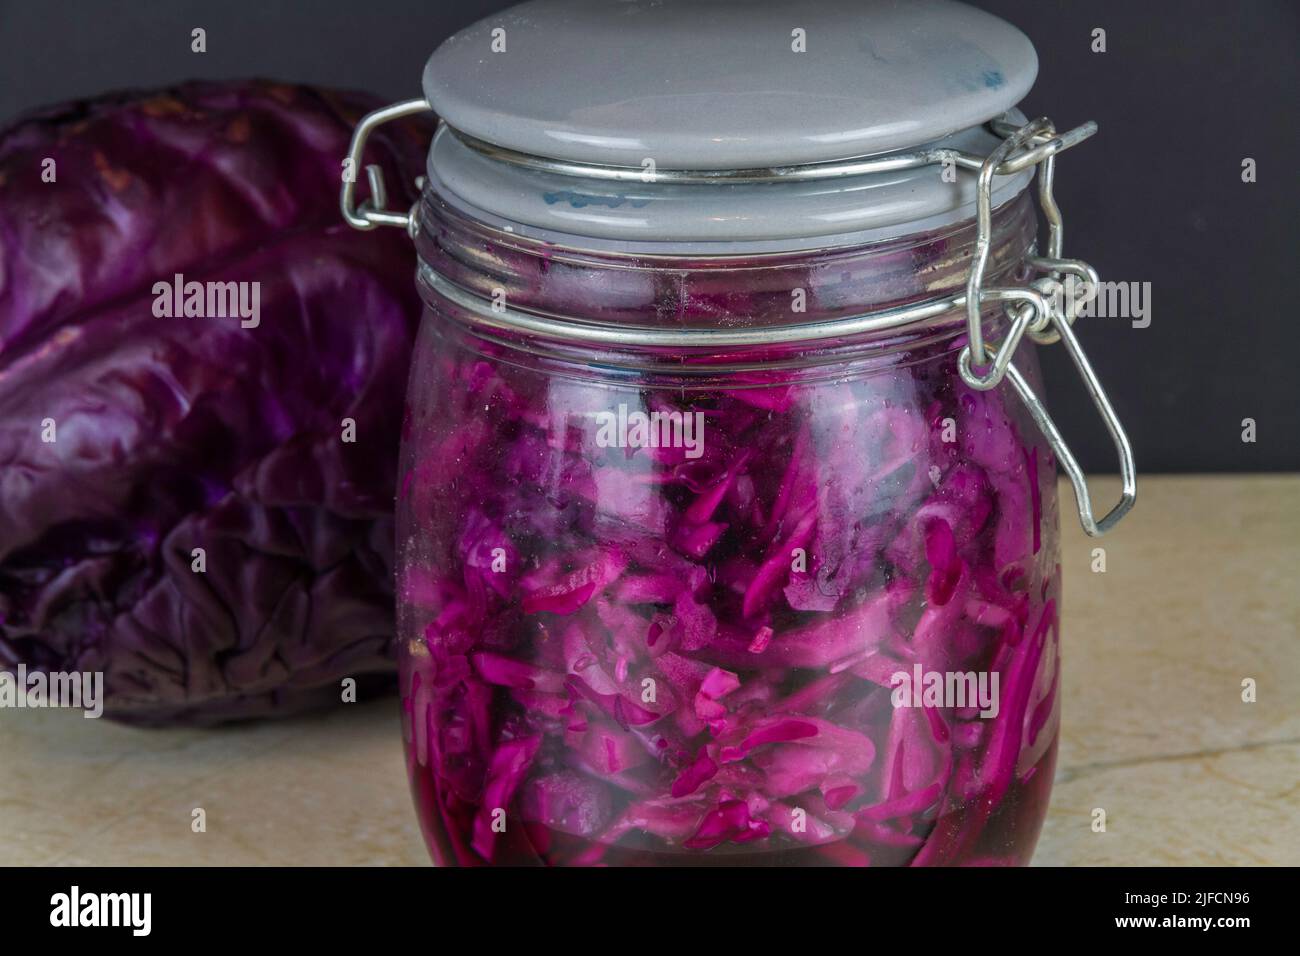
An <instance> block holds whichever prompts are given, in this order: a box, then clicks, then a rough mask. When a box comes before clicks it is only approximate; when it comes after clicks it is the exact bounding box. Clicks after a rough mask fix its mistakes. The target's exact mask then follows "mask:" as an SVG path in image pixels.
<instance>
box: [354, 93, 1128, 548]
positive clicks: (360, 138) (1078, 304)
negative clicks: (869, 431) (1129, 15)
mask: <svg viewBox="0 0 1300 956" xmlns="http://www.w3.org/2000/svg"><path fill="white" fill-rule="evenodd" d="M430 109H431V107H430V106H429V103H428V102H427V101H426V100H424V99H417V100H406V101H404V102H401V103H395V104H394V105H392V106H386V107H384V108H383V109H379V110H376V111H375V112H373V113H369V114H367V115H366V116H365V117H364V118H363V119H362V120H361V122H360V123H359V124H358V125H357V129H356V132H355V133H353V135H352V144H351V147H350V148H349V150H348V160H349V165H348V176H345V177H344V181H343V188H342V191H341V193H340V195H339V207H340V209H341V210H342V212H343V218H344V219H346V220H347V222H348V223H349V224H350V225H352V226H354V227H355V228H357V229H373V228H375V227H376V226H397V227H400V228H404V229H406V231H407V233H408V234H409V235H411V236H412V237H413V238H414V236H415V235H416V232H417V231H418V228H419V226H418V218H417V216H416V215H415V209H414V208H413V209H412V210H411V211H410V212H406V213H398V212H393V211H391V210H389V209H388V208H387V190H386V188H385V185H384V179H383V175H382V173H381V172H380V169H379V167H378V166H367V167H366V175H367V178H368V179H369V182H370V198H369V199H367V200H365V201H364V202H362V203H361V204H360V205H359V206H358V205H357V204H356V199H355V180H356V170H357V167H358V166H359V165H360V164H361V160H362V154H363V153H364V152H365V147H366V140H367V139H368V138H369V137H370V134H371V133H372V132H373V131H374V130H375V128H376V127H378V126H380V125H382V124H383V123H387V122H389V121H390V120H395V119H400V118H402V117H404V116H411V115H413V114H416V113H423V112H425V111H428V110H430ZM989 128H990V129H991V130H992V131H993V132H994V133H996V134H997V135H998V136H1001V137H1004V139H1003V141H1002V142H1001V143H1000V144H998V146H997V148H995V149H994V150H993V151H992V152H991V153H990V154H989V155H988V156H983V157H981V156H976V155H973V154H970V153H966V152H962V151H960V150H955V149H947V148H937V147H932V148H923V149H920V150H916V151H912V152H898V153H888V154H884V155H880V156H868V157H858V158H856V159H848V160H843V161H834V162H820V163H810V164H806V165H798V166H783V167H769V168H753V169H734V170H690V169H675V170H663V169H660V170H658V171H657V172H656V173H655V175H654V181H655V182H666V183H676V184H698V185H726V184H734V183H772V182H781V181H791V180H799V181H802V180H824V181H832V180H834V179H836V178H839V177H842V176H860V175H865V174H867V173H879V172H892V171H896V170H900V169H915V168H918V167H923V166H934V165H939V164H947V163H953V164H955V165H956V166H957V167H958V168H961V169H964V170H970V171H976V170H977V171H978V173H979V179H978V183H977V186H976V193H975V196H976V240H975V252H974V256H973V259H972V262H971V271H970V276H969V278H968V280H967V283H966V293H965V295H952V296H947V297H945V298H940V299H933V300H927V301H925V302H920V303H915V304H913V305H910V306H903V307H899V308H895V309H889V310H885V311H882V312H876V313H868V314H865V315H857V316H847V317H844V318H839V319H834V320H821V321H817V322H810V323H795V324H791V325H784V326H779V327H773V328H768V327H763V328H756V329H755V328H745V327H733V328H704V329H697V328H691V329H665V328H655V327H643V326H635V325H630V324H624V323H619V324H617V325H609V324H602V323H592V322H587V321H583V320H580V319H574V318H563V317H555V316H547V315H541V314H536V313H531V312H528V311H527V310H521V309H513V308H507V309H504V310H501V309H498V308H497V307H496V306H495V305H491V306H489V305H488V304H487V303H485V302H483V301H480V300H479V298H478V296H477V295H476V294H475V293H472V292H470V291H469V290H466V289H461V288H459V287H458V286H456V285H455V284H454V283H452V282H450V281H449V280H447V279H445V278H443V277H442V276H439V275H437V274H436V273H434V272H433V271H432V270H430V269H429V268H428V267H427V266H425V265H423V264H422V265H421V267H420V274H421V276H422V277H424V279H425V281H427V282H428V283H429V284H430V285H431V286H432V287H433V288H434V289H435V290H436V291H437V292H438V293H439V294H440V295H442V296H444V297H445V298H448V299H450V300H452V301H454V302H455V303H456V304H457V305H459V306H460V307H461V308H462V309H463V310H464V311H465V313H466V314H467V315H468V316H471V317H473V319H474V321H477V322H479V323H481V324H483V325H485V326H487V327H489V328H494V329H511V330H515V331H525V332H530V333H536V334H542V335H547V336H553V337H555V338H557V339H560V340H563V341H580V342H604V343H609V344H615V343H623V344H634V345H676V346H687V347H705V348H708V347H714V348H732V347H736V346H743V345H753V344H763V345H772V344H776V343H782V342H805V341H820V340H825V339H830V338H840V337H843V336H852V335H856V334H859V333H867V332H875V331H881V330H884V329H892V328H900V327H902V326H905V325H908V324H911V323H915V322H922V321H927V320H930V319H935V318H937V317H940V316H943V315H945V314H948V313H950V312H951V311H952V310H954V309H960V308H963V307H964V308H965V309H966V326H967V335H968V337H969V340H970V341H969V344H968V345H967V346H966V347H965V348H963V349H962V351H961V354H960V356H959V358H958V362H957V365H958V369H959V371H960V373H961V377H962V380H963V381H965V382H966V384H967V385H969V386H970V387H971V388H974V389H979V390H981V391H986V390H988V389H992V388H996V387H997V386H998V385H999V384H1001V382H1002V380H1003V379H1004V378H1010V380H1011V384H1012V386H1013V387H1014V388H1015V390H1016V392H1017V393H1018V394H1019V395H1020V398H1021V399H1022V400H1023V401H1024V403H1025V405H1026V406H1027V407H1028V409H1029V412H1030V414H1031V415H1032V416H1033V419H1034V421H1035V422H1036V423H1037V424H1038V427H1039V428H1040V429H1041V430H1042V432H1043V435H1044V436H1046V438H1047V441H1048V444H1049V445H1050V446H1051V448H1052V451H1053V452H1054V453H1055V454H1056V459H1057V461H1059V462H1060V463H1061V467H1062V468H1064V469H1065V472H1066V474H1067V475H1069V477H1070V482H1071V484H1072V485H1073V486H1074V495H1075V500H1076V502H1077V504H1078V507H1079V520H1080V522H1081V523H1082V525H1083V530H1084V531H1086V532H1087V533H1088V534H1089V535H1092V536H1094V537H1096V536H1098V535H1102V534H1105V533H1106V532H1107V531H1109V530H1110V529H1111V528H1113V527H1114V526H1115V525H1116V524H1117V523H1118V522H1119V520H1120V519H1121V518H1122V517H1124V515H1125V514H1127V513H1128V511H1129V509H1130V508H1132V507H1133V503H1134V501H1135V500H1136V484H1137V482H1136V478H1135V476H1134V467H1133V450H1132V448H1131V447H1130V446H1129V442H1128V437H1127V436H1126V435H1125V434H1124V428H1123V426H1122V425H1120V423H1119V419H1118V418H1116V416H1115V410H1114V408H1112V407H1111V404H1110V401H1109V399H1107V397H1106V393H1105V392H1104V391H1103V390H1102V387H1101V383H1100V382H1098V381H1097V376H1096V374H1095V373H1094V372H1093V370H1092V366H1091V365H1090V364H1089V363H1088V359H1087V357H1086V356H1085V355H1084V354H1083V348H1082V347H1081V346H1080V345H1079V341H1078V339H1076V338H1075V336H1074V332H1073V330H1072V329H1071V323H1073V322H1074V319H1075V317H1076V316H1077V315H1078V312H1079V309H1080V308H1082V306H1083V305H1084V304H1085V303H1087V302H1088V300H1089V299H1091V298H1092V297H1093V296H1094V295H1096V293H1097V288H1098V281H1099V280H1098V278H1097V273H1096V270H1094V269H1093V268H1092V266H1090V265H1088V264H1087V263H1086V262H1083V261H1081V260H1079V259H1065V258H1063V257H1062V254H1061V247H1062V242H1063V227H1062V222H1061V211H1060V209H1059V208H1058V207H1057V205H1056V200H1055V198H1054V197H1053V195H1052V184H1053V178H1054V176H1055V172H1056V154H1057V153H1060V152H1063V151H1064V150H1067V149H1069V148H1070V147H1071V146H1074V145H1076V144H1078V143H1081V142H1083V141H1084V140H1085V139H1087V138H1088V137H1089V136H1091V135H1092V134H1093V133H1095V132H1097V124H1096V123H1091V122H1089V123H1084V124H1083V125H1082V126H1077V127H1075V128H1074V129H1072V130H1070V131H1068V132H1065V133H1057V132H1056V128H1055V126H1053V124H1052V121H1051V120H1049V119H1047V118H1045V117H1044V118H1039V119H1036V120H1034V121H1033V122H1031V123H1026V124H1025V125H1024V126H1017V125H1016V124H1015V123H1013V122H1010V121H1009V120H1007V119H1006V118H1005V117H1002V118H999V119H995V120H992V121H991V122H990V123H989ZM452 132H453V133H455V134H456V135H457V136H458V137H459V138H461V140H462V142H464V144H465V145H466V146H468V147H470V148H471V149H475V150H477V151H479V152H481V153H483V154H484V155H487V156H489V157H490V158H492V159H494V160H498V161H500V162H506V163H513V164H515V165H518V166H522V167H525V168H528V169H533V170H540V171H544V172H548V173H554V174H559V175H568V176H576V177H583V178H596V179H610V180H620V181H621V180H631V179H633V178H637V179H640V177H641V176H642V175H643V171H642V170H641V169H640V168H634V167H622V166H607V165H601V164H588V163H576V162H572V161H561V160H554V159H549V158H546V157H541V156H530V155H525V154H521V153H518V152H516V151H512V150H508V149H504V148H502V147H497V146H493V145H491V144H488V143H483V142H480V141H478V140H476V139H474V138H473V137H470V136H466V135H465V134H463V133H460V132H458V131H456V130H452ZM1040 164H1041V166H1042V168H1041V169H1038V170H1037V173H1038V198H1039V205H1040V206H1041V207H1042V209H1043V214H1044V216H1045V217H1046V218H1047V223H1048V243H1047V251H1048V255H1046V256H1037V255H1032V256H1030V257H1029V263H1030V265H1032V266H1033V267H1034V268H1036V269H1038V270H1040V271H1041V272H1042V273H1043V275H1042V276H1040V277H1039V278H1038V279H1035V280H1034V281H1033V282H1031V283H1030V284H1029V287H1028V288H1015V287H1013V288H987V289H986V288H984V285H983V282H984V271H985V268H986V267H987V265H988V258H989V250H990V247H991V246H992V241H993V209H992V207H993V198H992V197H993V177H994V176H995V175H997V176H1010V175H1014V174H1015V173H1018V172H1020V171H1022V170H1024V169H1028V168H1029V167H1031V166H1039V165H1040ZM1067 274H1068V275H1073V276H1075V277H1077V278H1079V279H1081V280H1082V282H1081V283H1077V284H1076V283H1062V281H1061V276H1062V275H1067ZM1080 285H1081V286H1082V288H1081V289H1080V288H1079V286H1080ZM985 302H1001V303H1003V311H1004V312H1005V313H1006V315H1007V317H1008V318H1009V320H1010V326H1009V327H1008V330H1007V334H1006V337H1005V338H1004V339H1003V340H1002V342H1001V343H999V344H998V345H997V346H996V347H995V346H994V345H993V344H992V343H986V342H985V341H984V330H983V327H982V325H981V321H980V308H981V305H982V304H983V303H985ZM1026 335H1028V336H1029V338H1030V339H1031V340H1032V341H1034V342H1036V343H1038V344H1040V345H1050V344H1052V343H1054V342H1056V341H1058V340H1059V341H1062V342H1064V343H1065V348H1066V351H1068V352H1069V354H1070V358H1071V360H1072V361H1073V362H1074V366H1075V368H1076V369H1078V371H1079V376H1080V378H1082V379H1083V383H1084V385H1085V387H1086V388H1087V390H1088V394H1089V395H1090V396H1091V398H1092V401H1093V404H1094V405H1095V406H1096V407H1097V411H1098V413H1099V414H1100V415H1101V417H1102V421H1104V422H1105V424H1106V428H1107V430H1108V431H1109V432H1110V435H1111V439H1112V440H1113V441H1114V443H1115V449H1116V451H1117V452H1118V454H1119V468H1120V475H1121V478H1122V481H1123V488H1122V492H1121V497H1120V501H1119V504H1117V505H1116V506H1115V507H1114V508H1112V509H1111V510H1110V511H1109V512H1108V513H1107V514H1106V515H1105V516H1104V517H1103V518H1102V519H1101V520H1100V521H1095V520H1094V519H1093V516H1092V500H1091V498H1090V497H1089V494H1088V484H1087V480H1086V479H1085V477H1084V475H1083V472H1082V470H1081V469H1080V468H1079V464H1078V462H1077V461H1076V460H1075V458H1074V455H1073V454H1072V453H1071V452H1070V449H1069V447H1068V446H1067V445H1066V444H1065V439H1063V438H1062V437H1061V433H1060V431H1059V430H1058V429H1057V427H1056V425H1055V424H1054V423H1053V422H1052V419H1051V417H1050V416H1049V415H1048V414H1047V409H1046V408H1044V407H1043V403H1042V402H1041V401H1039V399H1038V396H1037V395H1035V394H1034V392H1033V389H1032V388H1030V386H1029V384H1028V383H1027V382H1026V381H1025V379H1024V377H1023V376H1022V375H1021V374H1020V372H1019V371H1018V370H1017V369H1016V367H1015V365H1014V364H1013V363H1012V361H1011V356H1012V355H1013V354H1014V352H1015V350H1016V347H1017V346H1018V345H1019V344H1020V340H1021V339H1022V338H1023V337H1024V336H1026ZM975 355H978V356H981V358H982V359H986V360H988V362H987V365H983V363H981V364H982V366H983V367H985V368H986V369H987V371H985V372H983V373H982V374H981V373H979V372H977V371H976V369H975V368H974V367H973V363H972V356H975Z"/></svg>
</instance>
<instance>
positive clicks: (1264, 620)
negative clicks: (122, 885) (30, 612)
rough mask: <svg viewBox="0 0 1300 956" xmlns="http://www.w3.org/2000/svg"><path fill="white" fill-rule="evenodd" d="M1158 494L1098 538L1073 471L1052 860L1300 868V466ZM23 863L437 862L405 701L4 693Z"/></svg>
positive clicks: (1153, 483) (1188, 483) (8, 853)
mask: <svg viewBox="0 0 1300 956" xmlns="http://www.w3.org/2000/svg"><path fill="white" fill-rule="evenodd" d="M1114 493H1115V483H1114V482H1113V481H1106V480H1100V481H1097V482H1095V496H1096V498H1097V499H1098V500H1099V501H1101V502H1109V501H1111V500H1112V495H1113V494H1114ZM1140 493H1141V498H1140V501H1139V504H1138V507H1137V509H1136V510H1135V511H1134V512H1133V513H1132V514H1131V515H1130V516H1129V518H1128V519H1126V521H1125V523H1124V524H1123V525H1122V526H1121V527H1120V528H1119V529H1118V530H1117V531H1116V532H1115V533H1114V534H1113V535H1111V536H1108V537H1107V538H1104V539H1102V540H1101V541H1092V540H1089V539H1087V538H1085V537H1084V536H1083V534H1082V532H1081V531H1080V530H1079V528H1078V523H1077V521H1076V520H1075V518H1074V515H1073V499H1072V497H1071V492H1070V490H1069V488H1068V486H1064V485H1063V486H1062V489H1061V513H1062V524H1063V528H1064V544H1063V558H1062V564H1063V567H1064V573H1065V607H1064V616H1063V621H1064V635H1063V638H1064V647H1065V651H1064V713H1063V719H1062V724H1063V727H1064V732H1063V738H1062V742H1061V756H1060V761H1059V766H1058V779H1057V783H1056V787H1055V790H1054V793H1053V798H1052V805H1051V810H1050V812H1049V815H1048V820H1047V825H1046V828H1045V829H1044V832H1043V836H1042V839H1041V840H1040V842H1039V847H1038V853H1037V855H1036V857H1035V862H1037V863H1040V864H1139V863H1154V864H1165V863H1188V864H1214V863H1229V864H1232V863H1269V864H1281V863H1289V864H1300V580H1298V578H1300V477H1290V476H1287V477H1238V478H1147V479H1145V480H1143V481H1142V483H1141V486H1140ZM1095 547H1104V548H1105V549H1106V566H1107V571H1106V573H1105V574H1096V573H1093V572H1092V571H1091V570H1090V565H1091V563H1092V560H1093V559H1092V549H1093V548H1095ZM1245 677H1253V678H1255V679H1256V680H1257V681H1258V685H1259V691H1258V694H1259V700H1258V702H1257V703H1254V704H1245V703H1242V701H1241V681H1242V678H1245ZM195 807H202V808H204V809H205V810H206V811H207V832H206V833H201V834H196V833H193V832H192V830H191V819H192V818H191V812H192V810H193V809H194V808H195ZM1097 807H1101V808H1104V809H1105V811H1106V816H1107V820H1106V823H1107V826H1106V832H1105V833H1095V832H1093V830H1092V827H1091V824H1092V820H1093V816H1092V811H1093V809H1094V808H1097ZM19 863H70V864H122V863H152V864H205V863H222V864H264V863H293V864H326V865H327V864H424V863H426V857H425V853H424V849H423V846H422V845H421V842H420V838H419V834H418V831H417V827H416V823H415V818H414V814H413V813H412V810H411V806H410V800H409V797H408V795H407V791H406V784H405V780H404V772H403V769H402V755H401V747H400V744H399V738H398V731H397V717H396V704H395V702H394V701H393V700H391V699H390V700H387V701H379V702H375V703H370V704H358V705H354V707H353V708H346V709H344V710H343V711H340V712H338V713H335V714H332V715H329V716H327V717H322V718H312V719H301V720H294V721H290V722H287V723H277V724H262V725H258V726H251V727H239V728H231V729H225V730H217V731H144V730H132V729H129V728H125V727H118V726H114V725H112V724H110V723H108V722H105V721H87V720H83V719H82V718H81V717H80V715H78V714H73V713H69V712H65V711H0V865H3V864H19Z"/></svg>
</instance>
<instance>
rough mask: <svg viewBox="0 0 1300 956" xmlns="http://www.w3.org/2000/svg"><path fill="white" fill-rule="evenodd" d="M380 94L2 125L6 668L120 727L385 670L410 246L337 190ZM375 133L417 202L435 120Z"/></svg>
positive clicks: (249, 97) (279, 696) (33, 118)
mask: <svg viewBox="0 0 1300 956" xmlns="http://www.w3.org/2000/svg"><path fill="white" fill-rule="evenodd" d="M374 105H375V104H374V103H372V102H371V101H370V100H369V99H368V98H367V97H363V96H360V95H357V94H350V93H337V92H331V91H326V90H319V89H311V88H306V87H299V86H288V85H283V84H273V83H268V82H239V83H220V84H218V83H192V84H187V85H184V86H181V87H178V88H175V89H170V90H165V91H162V92H155V93H147V94H139V93H125V94H118V95H112V96H107V97H104V98H101V99H97V100H92V101H87V102H76V103H71V104H67V105H63V106H58V107H53V108H50V109H46V110H43V111H40V112H37V113H34V114H31V115H28V116H25V117H23V118H21V119H19V120H18V121H16V122H15V123H13V124H12V125H10V126H8V127H7V128H5V129H3V130H0V667H6V668H12V667H14V666H16V665H18V664H23V665H26V666H27V667H28V668H29V669H33V668H35V669H44V670H49V671H83V672H84V671H101V672H103V673H104V675H105V697H106V710H107V713H108V715H109V716H112V717H117V718H120V719H125V720H130V721H134V722H141V723H160V722H168V721H197V722H211V721H219V720H224V719H231V718H241V717H251V716H258V715H263V714H284V713H289V712H292V711H297V710H301V709H304V708H307V707H311V706H314V705H317V704H320V703H327V702H329V701H337V700H339V698H340V693H341V692H340V681H341V680H342V679H343V678H345V677H353V678H356V679H357V680H358V681H359V682H360V683H361V684H362V686H363V688H364V687H366V686H368V685H370V684H374V683H377V682H382V681H386V680H387V679H388V674H389V672H390V670H391V669H392V663H391V643H392V631H393V623H392V609H391V602H392V584H391V565H392V539H393V519H392V506H393V486H394V476H395V471H396V454H397V446H398V439H399V435H398V431H399V428H400V420H401V409H402V393H403V390H404V387H405V381H406V374H407V369H408V366H409V361H410V349H411V344H412V339H413V333H414V328H415V320H416V318H417V316H418V304H417V299H416V295H415V292H414V288H413V272H414V265H415V259H414V253H413V251H412V249H411V247H410V243H409V240H408V239H407V237H406V236H405V235H404V234H402V233H401V232H400V231H398V230H379V231H377V232H374V233H370V234H365V235H362V234H359V233H356V232H354V231H353V230H351V229H350V228H348V227H347V226H346V225H345V224H344V223H343V222H342V221H341V218H340V216H339V213H338V207H337V196H338V187H339V180H340V174H341V170H342V165H341V163H342V159H343V157H344V155H345V154H346V151H347V145H348V141H349V137H350V134H351V130H352V128H353V126H354V124H355V122H356V121H357V119H358V118H359V117H360V116H361V115H362V114H364V113H365V112H366V111H367V110H369V109H372V108H373V107H374ZM386 129H387V132H386V133H384V134H383V135H380V136H377V137H375V138H374V139H373V140H372V143H373V145H372V147H371V153H370V154H369V155H368V156H367V162H373V163H378V164H380V165H381V166H382V167H383V169H384V171H385V174H386V179H387V182H388V183H389V184H390V188H391V189H392V190H393V192H394V193H395V196H394V199H393V203H394V204H395V205H396V204H401V203H402V202H403V201H404V200H405V202H406V203H408V204H409V202H411V201H412V199H413V196H412V195H410V194H409V193H404V192H403V191H402V187H406V189H407V190H409V189H410V188H412V187H411V186H410V184H412V183H413V181H414V179H415V177H416V176H418V175H419V173H420V171H421V168H422V165H423V149H424V144H425V143H427V136H428V130H427V128H425V127H423V126H422V125H417V124H405V125H403V124H398V125H397V126H390V127H387V128H386ZM188 283H201V284H202V288H203V290H204V295H203V297H202V299H201V301H200V300H198V299H193V300H192V301H193V303H194V305H193V310H194V311H202V312H203V313H204V315H203V316H198V315H193V314H190V315H187V314H185V313H186V312H187V311H190V309H188V308H187V307H186V305H185V302H187V301H191V299H190V293H191V292H192V291H193V288H194V287H190V286H186V285H185V284H188ZM226 283H236V284H242V285H236V286H229V285H225V284H226ZM177 284H181V285H182V289H181V293H182V297H181V299H180V302H179V304H181V308H180V309H176V308H175V306H176V305H177V304H178V302H177V299H176V298H175V296H174V293H173V292H172V291H171V290H172V289H174V288H175V286H176V285H177ZM213 290H216V292H217V298H216V299H214V298H213ZM230 292H233V293H235V294H237V293H239V292H243V294H244V298H243V299H242V300H238V301H241V304H242V305H243V306H244V311H243V312H242V313H236V314H234V315H232V314H231V313H235V312H236V310H235V308H234V307H233V303H234V302H235V301H237V300H235V299H233V298H232V299H231V301H230V303H229V304H227V305H226V307H225V308H223V307H222V302H221V297H222V296H225V295H227V294H228V293H230ZM254 295H256V299H254V298H253V297H254ZM254 302H256V312H254V311H253V308H252V307H253V303H254ZM222 312H224V313H225V315H226V316H228V317H222V315H221V314H220V313H222Z"/></svg>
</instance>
